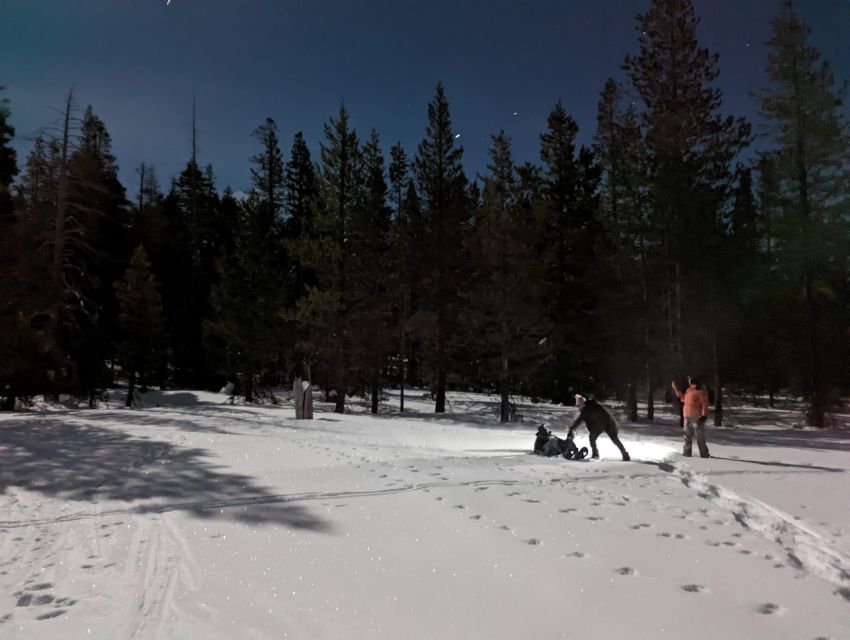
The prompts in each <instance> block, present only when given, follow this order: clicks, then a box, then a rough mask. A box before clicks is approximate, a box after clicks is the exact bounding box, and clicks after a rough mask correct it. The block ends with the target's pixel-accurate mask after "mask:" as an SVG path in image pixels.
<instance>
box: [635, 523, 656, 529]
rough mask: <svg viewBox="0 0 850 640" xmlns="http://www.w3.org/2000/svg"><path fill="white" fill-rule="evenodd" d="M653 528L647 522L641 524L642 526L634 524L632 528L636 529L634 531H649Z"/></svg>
mask: <svg viewBox="0 0 850 640" xmlns="http://www.w3.org/2000/svg"><path fill="white" fill-rule="evenodd" d="M651 526H652V525H651V524H647V523H646V522H641V523H640V524H633V525H632V526H631V528H632V529H634V530H638V529H648V528H649V527H651Z"/></svg>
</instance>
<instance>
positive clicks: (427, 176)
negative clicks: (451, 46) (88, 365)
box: [414, 83, 467, 413]
mask: <svg viewBox="0 0 850 640" xmlns="http://www.w3.org/2000/svg"><path fill="white" fill-rule="evenodd" d="M462 157H463V147H461V146H456V145H455V133H454V131H453V130H452V123H451V117H450V115H449V103H448V100H447V99H446V94H445V90H444V89H443V85H442V83H439V84H437V90H436V94H435V95H434V99H433V100H432V101H431V102H430V104H429V105H428V127H427V129H426V131H425V138H424V139H423V140H422V142H420V143H419V148H418V151H417V153H416V159H415V161H414V170H415V175H416V181H417V186H418V188H419V192H420V195H421V198H422V206H423V215H424V217H425V221H424V224H423V226H422V231H423V237H422V238H421V245H420V247H419V250H420V252H421V253H420V259H421V261H422V266H421V268H422V270H423V273H422V281H421V282H422V286H421V290H420V296H421V304H420V306H419V308H418V311H417V319H416V322H415V325H416V327H417V333H418V336H419V338H420V343H421V346H422V349H423V354H422V355H423V357H424V358H426V361H427V364H428V368H429V369H430V372H431V380H432V388H433V390H434V395H435V400H436V402H435V409H434V410H435V412H436V413H443V412H445V410H446V386H447V382H448V375H449V372H450V369H451V367H452V355H453V354H452V350H453V346H454V345H453V340H454V336H455V335H456V333H457V331H456V330H457V326H456V323H457V318H458V311H459V307H460V295H459V294H460V287H461V286H462V284H461V283H462V274H463V267H462V264H463V247H462V238H463V234H464V224H465V222H466V218H467V201H466V176H465V174H464V172H463V167H462V166H461V158H462Z"/></svg>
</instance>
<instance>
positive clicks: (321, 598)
mask: <svg viewBox="0 0 850 640" xmlns="http://www.w3.org/2000/svg"><path fill="white" fill-rule="evenodd" d="M411 393H412V392H411ZM113 395H114V399H113V401H112V403H111V404H110V408H102V409H97V410H87V409H68V408H63V407H58V406H52V407H50V406H45V407H42V408H41V409H38V410H35V411H32V412H30V413H26V414H24V413H16V414H6V415H0V487H2V495H0V638H2V639H3V640H11V639H18V638H26V639H31V638H38V639H53V638H57V639H58V638H62V639H68V638H70V639H77V638H103V639H108V640H112V639H125V638H179V639H183V638H197V639H203V640H211V639H212V640H214V639H231V638H240V639H241V638H306V639H317V638H329V639H335V638H346V639H350V638H393V639H396V638H405V639H407V640H412V639H416V638H428V639H435V638H464V639H468V638H487V639H496V638H510V639H518V638H578V639H581V638H605V639H607V638H618V639H630V638H651V639H658V638H675V639H677V640H680V639H683V638H688V639H695V640H696V639H703V638H706V639H707V638H724V639H754V638H770V639H782V638H788V639H795V640H796V639H811V640H814V639H815V638H831V639H832V640H837V639H840V638H850V476H849V475H848V470H850V431H847V430H846V429H830V430H825V431H811V430H803V429H792V428H790V427H791V424H792V423H793V422H794V421H795V420H796V419H798V417H799V416H798V415H797V414H796V413H794V412H793V411H785V412H783V411H768V410H766V409H746V408H737V409H733V410H732V411H731V412H730V414H729V416H728V417H729V420H730V422H731V423H732V424H734V425H735V426H734V427H729V428H720V429H717V428H710V429H709V446H710V447H711V452H712V455H713V456H714V457H712V458H711V459H706V460H703V459H700V458H689V459H685V458H682V457H681V455H680V447H681V444H680V435H679V431H678V429H677V428H676V427H674V426H673V421H672V419H671V418H670V416H665V415H662V416H661V419H660V420H659V421H658V422H657V423H656V424H653V425H644V424H634V425H633V424H626V425H624V427H623V429H622V435H621V439H622V440H623V443H624V444H625V446H626V448H627V449H628V450H629V452H630V453H631V456H632V462H622V461H621V460H620V459H619V452H618V451H617V450H616V448H615V447H614V446H613V445H612V444H611V443H610V442H609V441H608V440H607V438H606V437H605V436H602V437H601V438H600V440H599V443H600V451H601V456H602V457H601V460H597V461H592V460H583V461H579V462H572V461H567V460H563V459H561V458H541V457H538V456H534V455H529V454H528V453H527V452H528V450H529V449H530V448H531V446H532V444H533V441H534V432H535V429H536V425H537V424H538V423H539V422H541V421H542V422H547V423H549V425H550V426H551V427H552V428H555V429H557V431H558V432H559V433H561V434H563V427H564V426H565V425H566V424H567V423H568V421H570V420H571V419H572V417H573V416H574V415H575V409H574V408H566V407H555V406H549V405H530V404H526V405H522V406H521V407H520V409H521V411H522V412H523V414H524V419H525V421H524V422H523V423H515V424H513V425H511V426H508V427H501V426H499V425H498V423H497V413H496V408H497V404H496V399H495V398H490V397H486V396H475V395H472V394H451V395H450V404H451V412H450V413H448V414H446V415H444V416H435V415H434V414H433V413H432V411H433V404H432V403H431V402H430V401H425V400H424V399H422V398H421V393H420V394H419V398H416V397H414V398H411V397H410V396H408V399H407V406H408V408H409V409H411V411H409V412H406V413H405V414H404V415H403V416H401V415H399V414H398V413H397V411H396V410H395V407H396V406H397V401H396V399H395V398H394V397H392V398H391V400H390V402H389V403H387V405H386V406H385V407H383V408H382V410H383V411H384V413H382V414H380V415H378V416H371V415H369V414H368V413H366V412H365V410H364V409H363V408H361V407H356V406H355V407H352V411H351V413H347V414H345V415H338V414H334V413H331V412H330V411H329V407H327V406H325V405H323V404H321V403H318V404H317V414H316V419H314V420H312V421H296V420H295V419H294V411H293V407H292V405H291V404H290V403H284V404H282V405H279V406H263V407H257V406H238V405H237V406H231V405H229V404H226V403H224V397H223V396H221V395H218V394H206V393H197V392H185V391H184V392H176V391H175V392H164V393H160V392H151V393H149V394H147V395H146V396H145V398H144V401H143V404H142V407H143V408H141V409H135V410H126V409H122V408H120V406H119V403H120V400H121V398H120V397H119V395H118V394H113ZM577 442H578V444H579V446H582V445H586V444H587V432H586V431H585V430H584V429H583V428H582V429H580V430H579V432H578V437H577Z"/></svg>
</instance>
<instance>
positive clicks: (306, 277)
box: [284, 131, 317, 305]
mask: <svg viewBox="0 0 850 640" xmlns="http://www.w3.org/2000/svg"><path fill="white" fill-rule="evenodd" d="M284 185H285V189H284V198H285V207H284V211H285V222H284V238H285V241H284V242H285V246H286V247H287V251H288V252H289V254H290V260H291V261H292V270H293V277H292V278H291V282H290V284H291V286H292V291H291V294H290V296H289V298H290V300H291V304H292V305H295V304H297V302H298V301H299V300H301V299H302V298H304V297H305V296H306V295H307V287H309V286H315V284H316V277H315V273H313V272H312V270H310V268H309V267H307V266H306V265H305V264H304V263H303V262H302V260H301V258H300V257H299V251H298V248H297V247H298V246H299V245H301V244H303V242H304V238H306V237H307V236H309V234H310V233H311V232H312V230H313V220H312V215H313V214H312V212H313V207H314V201H315V199H316V197H317V186H316V173H315V170H314V168H313V163H312V161H311V160H310V149H309V148H308V147H307V143H306V142H304V136H303V134H302V133H301V132H300V131H299V132H298V133H296V134H295V137H294V138H293V140H292V150H291V152H290V157H289V160H288V161H287V163H286V170H285V172H284Z"/></svg>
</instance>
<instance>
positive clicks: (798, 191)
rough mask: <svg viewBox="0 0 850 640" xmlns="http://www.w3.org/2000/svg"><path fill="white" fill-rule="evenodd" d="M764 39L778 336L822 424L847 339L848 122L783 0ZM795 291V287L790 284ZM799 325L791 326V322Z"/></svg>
mask: <svg viewBox="0 0 850 640" xmlns="http://www.w3.org/2000/svg"><path fill="white" fill-rule="evenodd" d="M772 26H773V35H772V37H771V39H770V41H769V42H768V45H769V46H770V48H771V53H770V55H769V57H768V63H767V76H768V79H769V80H770V82H771V84H772V87H771V89H769V90H768V91H767V92H766V93H765V94H764V95H763V97H762V110H763V113H764V115H765V116H766V117H767V118H768V120H769V122H770V123H771V124H772V126H773V133H774V139H775V142H776V146H777V151H776V153H775V154H774V155H773V156H772V160H773V165H774V169H775V172H776V178H777V186H778V188H779V203H780V215H779V216H778V218H777V219H775V220H773V221H772V223H771V224H772V226H773V231H774V233H775V235H776V241H777V246H776V251H777V256H776V259H777V265H778V268H779V273H780V275H781V278H782V280H783V284H784V287H785V293H786V304H787V313H788V316H787V317H789V318H793V319H795V320H797V322H788V323H787V327H788V330H789V334H790V335H787V336H785V339H786V340H787V341H788V343H789V344H790V345H793V348H792V354H793V356H794V359H793V361H795V362H797V363H800V364H801V365H802V366H801V367H800V372H801V379H800V380H799V381H798V384H799V387H800V389H801V390H802V392H803V394H804V395H805V397H806V398H807V399H808V401H809V409H808V412H807V419H808V423H809V424H810V425H813V426H818V427H822V426H824V424H825V421H824V414H825V412H826V411H828V409H829V405H830V396H831V395H832V394H837V393H838V387H839V386H840V385H839V383H836V382H834V381H838V380H842V381H844V382H843V384H844V385H845V386H846V384H847V383H846V380H847V362H848V355H850V345H848V337H847V332H846V331H847V326H848V315H850V312H848V309H850V304H848V285H847V278H846V275H847V272H848V256H850V241H848V238H850V225H848V221H847V215H846V210H847V204H848V202H850V199H848V196H847V193H848V187H849V186H850V171H848V164H847V160H848V153H847V150H848V148H850V129H848V126H847V121H846V120H845V118H844V115H843V113H842V102H841V95H840V91H839V90H838V89H837V88H836V87H835V80H834V77H833V74H832V70H831V67H830V65H829V64H828V63H827V62H825V61H822V60H821V55H820V53H819V52H818V51H817V50H816V49H815V48H814V47H812V46H811V45H810V44H809V42H808V37H809V33H810V30H809V28H808V26H806V25H805V24H803V23H802V22H801V21H800V19H799V17H798V16H797V14H796V11H795V9H794V4H793V2H792V0H783V1H782V10H781V12H780V15H779V16H778V17H777V18H775V19H774V20H773V24H772ZM798 292H799V293H798ZM798 328H799V330H798Z"/></svg>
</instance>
